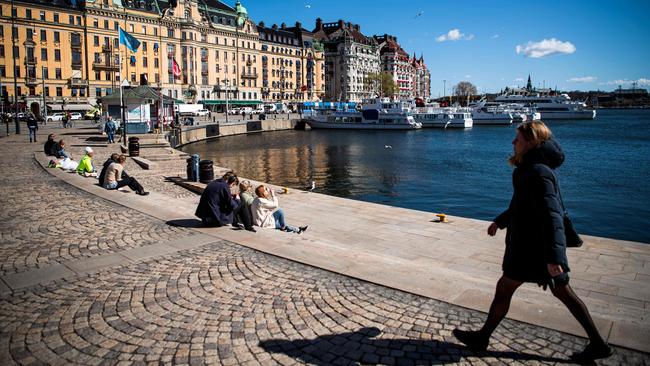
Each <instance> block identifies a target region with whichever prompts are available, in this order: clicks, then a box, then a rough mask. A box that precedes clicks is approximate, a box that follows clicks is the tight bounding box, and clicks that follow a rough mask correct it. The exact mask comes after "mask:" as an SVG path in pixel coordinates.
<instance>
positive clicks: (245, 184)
mask: <svg viewBox="0 0 650 366" xmlns="http://www.w3.org/2000/svg"><path fill="white" fill-rule="evenodd" d="M249 189H251V182H250V181H247V180H245V181H243V182H241V183H239V191H240V192H246V191H248V190H249Z"/></svg>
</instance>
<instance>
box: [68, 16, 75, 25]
mask: <svg viewBox="0 0 650 366" xmlns="http://www.w3.org/2000/svg"><path fill="white" fill-rule="evenodd" d="M68 23H70V24H74V15H69V16H68Z"/></svg>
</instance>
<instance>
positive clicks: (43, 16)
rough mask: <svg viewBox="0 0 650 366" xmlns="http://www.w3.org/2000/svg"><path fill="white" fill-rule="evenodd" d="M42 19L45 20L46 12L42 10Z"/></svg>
mask: <svg viewBox="0 0 650 366" xmlns="http://www.w3.org/2000/svg"><path fill="white" fill-rule="evenodd" d="M40 15H41V21H43V22H44V21H45V12H44V11H42V10H41V14H40Z"/></svg>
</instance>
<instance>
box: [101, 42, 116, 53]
mask: <svg viewBox="0 0 650 366" xmlns="http://www.w3.org/2000/svg"><path fill="white" fill-rule="evenodd" d="M111 52H113V46H111V45H110V44H104V45H102V53H111Z"/></svg>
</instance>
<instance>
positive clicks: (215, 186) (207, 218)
mask: <svg viewBox="0 0 650 366" xmlns="http://www.w3.org/2000/svg"><path fill="white" fill-rule="evenodd" d="M238 184H239V178H237V175H236V174H235V173H233V172H231V171H229V172H226V173H225V174H224V175H223V176H222V177H221V178H219V179H215V180H213V181H212V182H210V183H209V184H208V185H207V186H206V187H205V189H204V190H203V193H202V194H201V199H200V200H199V205H198V206H197V208H196V212H195V213H194V214H195V215H196V216H197V217H198V218H200V219H201V222H202V223H203V225H205V226H217V227H219V226H225V225H230V224H232V223H233V217H234V213H235V210H236V209H237V207H238V206H239V200H238V197H237V194H236V193H233V189H234V188H235V187H237V185H238Z"/></svg>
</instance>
